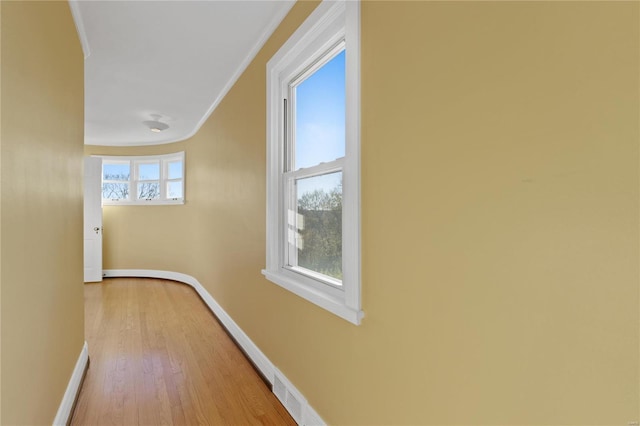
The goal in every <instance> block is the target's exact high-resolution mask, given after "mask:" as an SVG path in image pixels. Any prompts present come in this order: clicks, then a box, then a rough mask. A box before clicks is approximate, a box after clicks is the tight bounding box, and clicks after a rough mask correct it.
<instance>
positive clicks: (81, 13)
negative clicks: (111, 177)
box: [70, 0, 294, 145]
mask: <svg viewBox="0 0 640 426" xmlns="http://www.w3.org/2000/svg"><path fill="white" fill-rule="evenodd" d="M293 3H294V1H283V0H278V1H271V0H262V1H238V0H235V1H197V2H192V1H70V5H71V9H72V12H73V14H74V18H75V20H76V26H77V27H78V33H79V34H80V39H81V42H82V45H83V49H84V51H85V144H88V145H147V144H161V143H168V142H175V141H179V140H183V139H186V138H188V137H190V136H192V135H193V134H194V133H195V132H196V131H197V130H198V129H199V128H200V126H201V125H202V123H204V121H205V120H206V119H207V117H208V116H209V114H211V112H212V111H213V109H214V108H215V107H216V106H217V104H218V103H219V102H220V100H221V99H222V98H223V97H224V95H225V94H226V93H227V91H228V90H229V89H230V88H231V86H232V85H233V84H234V83H235V81H236V79H237V78H238V77H239V76H240V74H241V73H242V72H243V71H244V69H245V68H246V66H247V65H248V64H249V63H250V62H251V60H252V59H253V57H254V56H255V54H256V53H257V52H258V50H259V49H260V48H261V47H262V45H263V44H264V42H265V41H266V40H267V38H268V37H269V36H270V35H271V33H272V32H273V30H274V29H275V28H276V27H277V26H278V24H279V23H280V21H281V20H282V19H283V18H284V16H285V15H286V13H287V12H288V11H289V9H290V8H291V6H292V5H293ZM265 78H266V77H265ZM152 114H158V115H160V116H161V118H160V119H159V121H162V122H165V123H167V124H168V125H169V126H170V127H169V129H168V130H165V131H163V132H161V133H153V132H151V131H150V130H149V128H148V127H146V126H145V125H144V124H142V122H143V121H147V120H153V118H152Z"/></svg>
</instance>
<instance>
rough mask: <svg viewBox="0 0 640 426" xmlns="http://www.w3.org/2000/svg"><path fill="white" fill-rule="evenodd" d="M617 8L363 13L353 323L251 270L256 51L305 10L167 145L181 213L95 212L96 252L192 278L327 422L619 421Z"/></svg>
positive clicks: (630, 326) (632, 340) (258, 238)
mask: <svg viewBox="0 0 640 426" xmlns="http://www.w3.org/2000/svg"><path fill="white" fill-rule="evenodd" d="M638 6H639V4H638V3H637V2H634V3H605V2H594V3H586V2H566V3H550V2H549V3H547V2H531V3H526V2H496V3H487V2H478V3H458V2H455V3H443V2H370V3H369V2H367V3H364V4H363V5H362V69H363V71H362V133H363V136H362V207H363V208H362V211H363V223H362V228H363V277H364V278H363V301H364V302H363V307H364V311H365V313H366V317H365V319H364V321H363V324H362V325H361V326H359V327H356V326H353V325H351V324H349V323H347V322H346V321H344V320H341V319H339V318H337V317H335V316H333V315H331V314H329V313H327V312H325V311H323V310H321V309H319V308H316V307H315V306H313V305H311V304H309V303H308V302H306V301H304V300H302V299H300V298H298V297H297V296H295V295H293V294H291V293H289V292H287V291H285V290H283V289H281V288H280V287H278V286H276V285H273V284H271V283H269V282H268V281H266V280H265V279H264V278H263V277H262V276H261V274H260V269H261V268H263V267H264V262H265V252H264V247H265V239H264V235H265V149H266V147H265V121H266V120H265V103H266V100H265V64H266V61H267V60H268V59H269V58H270V57H271V56H272V55H273V54H274V53H275V52H276V50H277V49H278V48H279V46H280V45H281V44H282V43H283V42H284V41H285V40H286V39H287V38H288V37H289V35H290V34H291V33H292V32H293V30H294V29H295V28H296V27H297V26H298V25H299V24H300V23H301V22H302V20H303V19H304V18H305V17H306V16H307V15H308V14H309V13H310V12H311V10H312V9H313V7H314V4H312V3H307V2H304V3H299V4H297V5H296V6H295V7H294V8H293V10H292V12H291V13H290V14H289V16H288V17H287V18H286V19H285V21H284V22H283V24H282V25H281V26H280V27H279V29H278V30H277V31H276V33H275V34H274V35H273V36H272V37H271V39H270V40H269V42H268V43H267V44H266V45H265V47H264V48H263V49H262V51H261V52H260V53H259V54H258V56H257V57H256V59H255V60H254V62H253V63H252V64H251V65H250V66H249V68H248V69H247V70H246V72H245V73H244V74H243V76H242V77H241V78H240V80H239V81H238V82H237V84H236V85H235V86H234V87H233V89H232V90H231V91H230V92H229V94H228V95H227V97H226V98H225V99H224V100H223V102H222V103H221V104H220V106H219V107H218V108H217V110H216V111H215V112H214V113H213V115H212V116H211V117H210V119H209V120H208V121H207V123H206V124H205V125H204V126H203V127H202V129H201V130H200V131H199V132H198V133H197V134H196V135H195V136H194V137H193V138H191V139H190V140H188V141H187V142H185V143H184V148H185V150H186V152H187V187H186V191H187V192H186V195H187V198H188V202H187V204H186V205H185V206H182V207H175V206H172V207H169V208H167V207H146V208H132V207H112V208H107V209H105V238H106V241H107V242H106V244H107V247H106V252H107V253H108V254H107V255H106V256H107V257H106V261H105V267H106V268H151V269H175V270H177V271H179V272H185V273H188V274H191V275H193V276H195V277H196V278H197V279H198V280H199V281H200V282H202V283H203V285H204V286H205V287H206V288H207V289H208V290H209V292H211V293H212V294H213V296H214V297H215V298H216V299H217V300H218V301H219V302H220V303H221V305H222V306H223V307H224V308H225V309H226V310H227V312H229V313H230V314H231V316H232V317H233V318H234V319H235V321H236V322H237V323H238V324H239V325H240V326H241V327H242V328H243V329H244V330H245V331H246V332H247V334H248V335H249V336H250V337H251V338H252V339H253V340H254V341H255V342H256V343H257V344H258V346H260V348H261V349H262V350H263V351H264V352H265V353H266V354H267V356H268V357H269V358H270V359H271V360H272V361H273V362H274V363H275V364H276V366H277V367H278V368H279V369H281V370H282V371H283V372H284V373H285V374H286V375H287V376H288V377H289V378H290V379H291V380H292V381H293V383H294V384H295V385H296V386H297V387H298V388H299V389H300V390H301V391H302V392H303V394H304V395H305V396H306V397H307V398H308V400H309V401H310V403H311V404H312V405H313V406H314V407H315V408H316V409H317V411H318V412H319V414H320V415H321V416H322V417H323V418H324V419H325V420H326V421H328V422H329V423H331V424H439V425H444V424H466V425H474V424H476V425H480V424H492V425H497V424H522V425H524V424H529V425H532V424H538V425H542V424H545V425H560V424H566V425H568V424H575V425H578V424H581V425H584V424H599V425H603V424H627V422H630V421H638V420H640V413H639V411H640V410H639V406H638V401H640V392H639V384H638V383H639V378H640V371H639V365H640V357H639V349H640V341H639V336H640V329H639V324H640V318H639V316H638V300H639V290H640V289H639V278H640V277H639V266H638V258H639V254H640V253H639V250H638V235H639V228H638V217H639V214H640V211H639V208H638V199H639V192H638V173H639V167H638V154H639V152H638V140H639V131H638V128H639V126H638V124H639V122H638V116H639V112H640V111H639V100H638V96H639V84H638V75H639V72H640V67H639V63H638V52H639V47H640V46H639V42H638V40H639V35H640V34H639V24H638V16H639V7H638ZM157 149H161V148H141V149H136V150H135V153H136V154H142V153H148V152H151V151H153V150H157ZM99 150H100V148H96V147H90V148H88V150H87V152H89V153H99V152H98V151H99ZM116 152H122V153H130V152H129V151H126V150H120V149H116V150H111V151H110V152H109V153H111V154H113V153H116ZM147 221H152V223H153V225H152V227H151V228H152V230H153V232H149V233H147V234H146V235H145V238H144V240H143V242H141V241H137V237H138V236H140V233H133V234H132V233H131V232H134V231H133V230H134V229H135V228H138V227H141V226H143V225H144V224H145V223H147ZM136 232H137V231H136ZM109 233H113V235H114V237H113V239H109V238H110V237H108V235H109ZM134 236H135V237H134ZM116 237H117V238H116ZM114 247H115V248H116V249H114Z"/></svg>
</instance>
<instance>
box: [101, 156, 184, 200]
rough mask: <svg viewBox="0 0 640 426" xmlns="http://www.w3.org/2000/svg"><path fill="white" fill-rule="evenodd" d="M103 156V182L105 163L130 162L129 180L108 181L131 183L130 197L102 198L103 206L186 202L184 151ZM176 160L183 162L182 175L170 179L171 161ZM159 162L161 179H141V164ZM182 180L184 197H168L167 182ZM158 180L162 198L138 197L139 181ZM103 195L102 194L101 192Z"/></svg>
mask: <svg viewBox="0 0 640 426" xmlns="http://www.w3.org/2000/svg"><path fill="white" fill-rule="evenodd" d="M100 157H101V158H102V165H103V171H102V178H103V180H102V182H103V183H104V182H105V181H104V164H105V163H109V162H111V163H121V164H124V163H129V180H128V181H124V180H121V181H108V182H114V183H128V184H129V198H127V199H122V200H111V199H104V198H102V205H103V206H149V205H165V204H184V202H185V184H184V181H185V171H186V170H185V157H184V151H182V152H176V153H173V154H164V155H144V156H142V155H139V156H106V155H103V156H100ZM176 161H180V162H182V177H181V178H174V179H169V163H173V162H176ZM145 163H146V164H149V163H158V164H159V167H160V176H159V179H157V180H156V179H153V180H140V179H139V176H138V165H139V164H145ZM178 181H181V182H182V198H167V184H168V183H169V182H178ZM145 182H158V183H159V185H160V198H159V199H155V200H145V199H142V200H141V199H138V198H137V194H138V183H145ZM101 196H102V194H101Z"/></svg>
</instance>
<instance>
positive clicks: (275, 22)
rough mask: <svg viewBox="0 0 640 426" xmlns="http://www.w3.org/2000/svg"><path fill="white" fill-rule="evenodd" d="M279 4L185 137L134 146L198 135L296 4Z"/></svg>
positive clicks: (140, 144)
mask: <svg viewBox="0 0 640 426" xmlns="http://www.w3.org/2000/svg"><path fill="white" fill-rule="evenodd" d="M70 1H73V0H70ZM279 2H280V3H287V5H286V6H285V7H283V8H282V9H281V10H280V11H279V12H278V14H277V15H276V16H274V17H273V19H272V20H271V22H270V23H269V25H267V27H266V28H265V30H264V31H263V32H262V34H261V35H260V37H259V38H258V40H257V41H256V43H255V44H254V45H253V48H252V49H251V50H250V51H249V53H248V54H247V56H246V57H245V58H244V60H243V61H242V62H241V63H240V66H238V68H237V69H236V72H235V73H233V75H232V76H231V78H230V79H229V81H227V84H225V86H224V87H223V88H222V90H221V91H220V93H219V94H218V96H217V97H216V98H215V99H214V100H213V103H212V104H211V106H210V107H209V109H208V110H207V112H205V113H204V115H203V116H202V118H201V119H200V121H198V123H197V124H196V125H195V127H194V128H193V130H192V131H191V132H190V133H188V134H187V135H185V136H181V137H178V138H174V139H167V140H163V141H150V142H143V143H136V146H143V145H164V144H166V143H174V142H182V141H184V140H187V139H189V138H192V137H193V136H195V134H196V133H198V131H199V130H200V128H201V127H202V126H203V125H204V123H206V122H207V120H208V119H209V117H210V116H211V114H213V111H215V110H216V108H217V107H218V105H219V104H220V102H222V100H223V99H224V97H225V96H227V93H229V90H231V88H232V87H233V85H234V84H236V82H237V81H238V79H239V78H240V77H241V76H242V74H243V73H244V72H245V71H246V69H247V67H248V66H249V65H250V64H251V62H253V60H254V59H255V57H256V55H257V54H258V52H260V49H262V46H264V44H265V43H266V42H267V41H268V40H269V38H270V37H271V35H272V34H273V32H274V31H275V30H276V29H277V28H278V27H279V26H280V23H281V22H282V20H283V19H284V18H285V16H287V14H288V13H289V11H290V10H291V8H292V7H293V5H294V4H296V2H295V1H294V0H280V1H279ZM110 145H111V146H130V144H128V143H117V144H116V143H114V144H110Z"/></svg>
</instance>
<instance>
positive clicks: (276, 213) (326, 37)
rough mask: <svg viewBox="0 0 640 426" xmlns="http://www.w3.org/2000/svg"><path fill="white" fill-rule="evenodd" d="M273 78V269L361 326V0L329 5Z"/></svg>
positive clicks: (278, 278) (278, 60)
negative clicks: (359, 1) (359, 0)
mask: <svg viewBox="0 0 640 426" xmlns="http://www.w3.org/2000/svg"><path fill="white" fill-rule="evenodd" d="M267 74H268V77H267V78H268V93H267V102H268V104H267V114H268V119H267V123H268V133H267V143H268V153H269V154H268V162H267V267H266V269H265V270H264V271H263V273H264V275H265V276H266V277H267V278H268V279H269V280H271V281H273V282H274V283H276V284H278V285H280V286H282V287H284V288H286V289H288V290H290V291H292V292H294V293H296V294H298V295H299V296H302V297H304V298H305V299H307V300H309V301H311V302H313V303H315V304H317V305H319V306H321V307H323V308H325V309H327V310H329V311H331V312H332V313H334V314H336V315H338V316H340V317H342V318H345V319H347V320H348V321H351V322H353V323H354V324H359V323H360V320H361V318H362V316H363V313H362V311H361V308H360V223H359V217H360V186H359V175H360V172H359V144H360V142H359V127H360V124H359V3H358V2H346V1H338V2H329V1H325V2H323V3H321V4H320V5H319V6H318V7H317V8H316V10H315V11H314V12H313V13H312V14H311V15H310V16H309V18H308V19H307V20H306V21H305V22H304V23H303V24H302V25H301V26H300V28H299V29H298V30H297V31H296V32H295V33H294V34H293V35H292V36H291V38H290V39H289V40H288V41H287V42H286V43H285V44H284V45H283V46H282V48H281V49H280V50H279V51H278V52H277V53H276V54H275V55H274V57H273V58H272V59H271V60H270V61H269V63H268V65H267Z"/></svg>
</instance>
